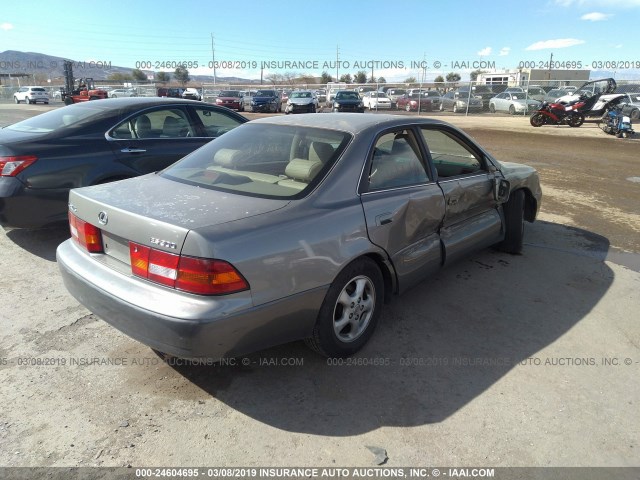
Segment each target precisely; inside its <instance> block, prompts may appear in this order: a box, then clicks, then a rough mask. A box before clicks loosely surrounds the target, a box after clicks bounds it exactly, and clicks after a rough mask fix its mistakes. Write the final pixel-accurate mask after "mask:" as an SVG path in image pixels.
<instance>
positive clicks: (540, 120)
mask: <svg viewBox="0 0 640 480" xmlns="http://www.w3.org/2000/svg"><path fill="white" fill-rule="evenodd" d="M529 123H530V124H531V126H532V127H541V126H542V125H544V124H545V118H544V114H542V113H540V112H535V113H534V114H533V115H531V117H529Z"/></svg>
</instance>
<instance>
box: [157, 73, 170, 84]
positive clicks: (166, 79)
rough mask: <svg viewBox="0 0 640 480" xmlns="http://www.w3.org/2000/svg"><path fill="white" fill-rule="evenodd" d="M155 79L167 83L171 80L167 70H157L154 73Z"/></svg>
mask: <svg viewBox="0 0 640 480" xmlns="http://www.w3.org/2000/svg"><path fill="white" fill-rule="evenodd" d="M156 80H157V81H158V82H160V83H167V82H169V80H171V75H169V74H168V73H167V72H158V74H157V75H156Z"/></svg>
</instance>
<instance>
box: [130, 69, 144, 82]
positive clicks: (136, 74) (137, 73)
mask: <svg viewBox="0 0 640 480" xmlns="http://www.w3.org/2000/svg"><path fill="white" fill-rule="evenodd" d="M131 75H132V76H133V79H134V80H138V81H145V80H147V74H146V73H144V72H143V71H142V70H139V69H137V68H135V69H133V70H131Z"/></svg>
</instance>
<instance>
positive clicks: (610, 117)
mask: <svg viewBox="0 0 640 480" xmlns="http://www.w3.org/2000/svg"><path fill="white" fill-rule="evenodd" d="M598 126H599V127H600V128H601V129H602V131H603V132H605V133H608V134H609V135H615V136H616V137H618V138H628V137H629V136H631V135H633V134H634V133H635V132H634V131H633V128H632V126H631V118H629V117H628V116H627V115H625V114H624V113H622V106H616V107H614V108H612V109H610V110H609V111H608V112H606V113H605V114H604V115H603V116H602V119H601V120H600V122H598Z"/></svg>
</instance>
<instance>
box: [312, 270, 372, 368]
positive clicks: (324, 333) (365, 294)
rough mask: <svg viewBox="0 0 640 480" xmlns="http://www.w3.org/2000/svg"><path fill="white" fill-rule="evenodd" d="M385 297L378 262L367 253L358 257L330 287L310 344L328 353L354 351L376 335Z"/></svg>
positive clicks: (350, 353) (351, 353) (317, 350)
mask: <svg viewBox="0 0 640 480" xmlns="http://www.w3.org/2000/svg"><path fill="white" fill-rule="evenodd" d="M383 297H384V281H383V278H382V272H380V269H379V268H378V265H376V263H375V262H374V261H373V260H371V259H370V258H367V257H363V258H360V259H357V260H354V261H353V262H351V263H350V264H349V265H347V266H346V267H345V268H344V269H343V270H342V271H341V272H340V273H339V274H338V276H337V277H336V279H335V280H334V281H333V283H332V284H331V286H330V287H329V290H328V291H327V294H326V296H325V299H324V302H323V303H322V307H321V308H320V312H319V313H318V319H317V320H316V325H315V326H314V328H313V333H312V335H311V337H309V338H308V339H306V343H307V345H308V346H309V347H310V348H312V349H313V350H315V351H316V352H318V353H319V354H321V355H324V356H326V357H348V356H350V355H353V354H354V353H356V352H357V351H358V350H360V349H361V348H362V347H363V346H364V345H365V344H366V343H367V341H368V340H369V339H370V338H371V335H373V332H374V330H375V328H376V325H377V324H378V319H379V317H380V310H381V308H382V303H383Z"/></svg>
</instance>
